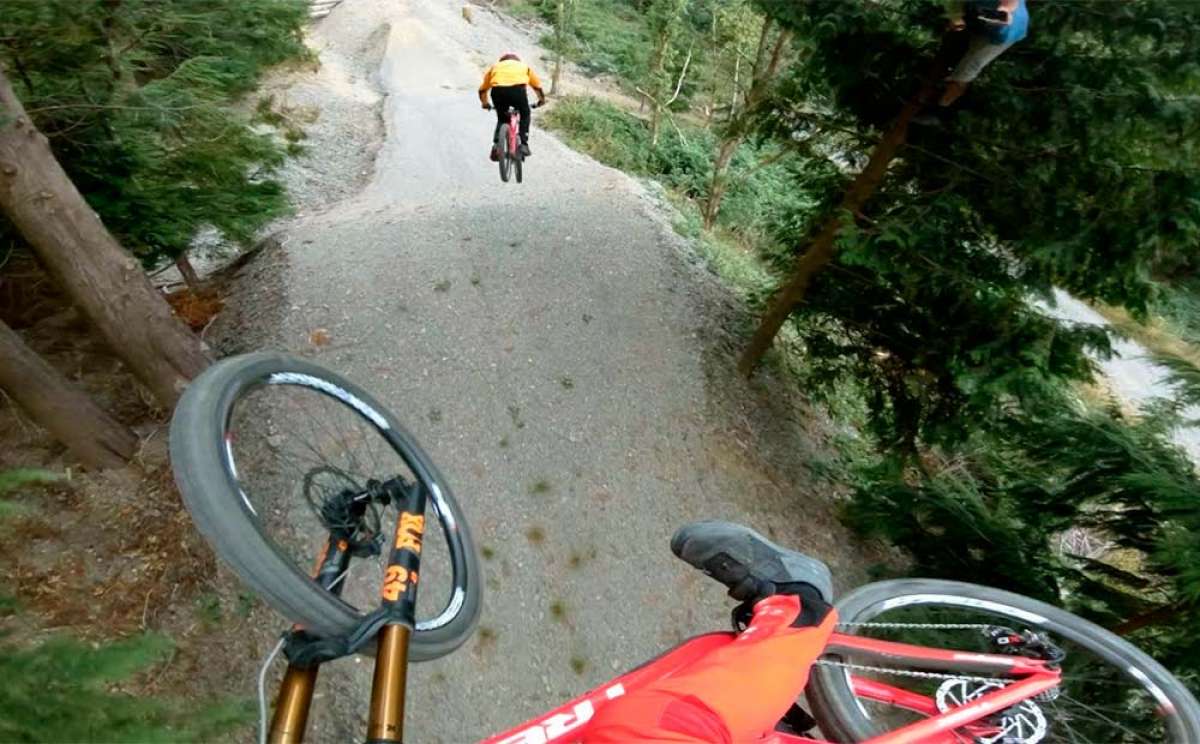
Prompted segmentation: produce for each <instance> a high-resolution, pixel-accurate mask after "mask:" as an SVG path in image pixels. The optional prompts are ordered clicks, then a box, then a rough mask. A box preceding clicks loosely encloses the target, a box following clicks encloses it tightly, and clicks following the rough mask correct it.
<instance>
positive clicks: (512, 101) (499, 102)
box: [492, 85, 530, 144]
mask: <svg viewBox="0 0 1200 744" xmlns="http://www.w3.org/2000/svg"><path fill="white" fill-rule="evenodd" d="M492 106H494V107H495V109H496V131H495V132H494V133H492V142H493V143H496V142H499V141H500V125H501V124H504V123H505V122H506V121H508V116H507V114H506V113H505V112H506V111H508V107H509V106H512V107H513V108H515V109H516V110H517V111H520V112H521V142H523V143H525V144H529V116H530V114H529V96H528V94H526V92H525V86H524V85H505V86H503V87H500V88H492Z"/></svg>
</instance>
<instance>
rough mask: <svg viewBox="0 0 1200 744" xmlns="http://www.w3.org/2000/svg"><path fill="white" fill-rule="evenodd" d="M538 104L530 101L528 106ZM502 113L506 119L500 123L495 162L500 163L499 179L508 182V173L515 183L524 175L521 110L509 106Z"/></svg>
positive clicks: (531, 107)
mask: <svg viewBox="0 0 1200 744" xmlns="http://www.w3.org/2000/svg"><path fill="white" fill-rule="evenodd" d="M539 105H541V104H538V103H531V104H529V108H530V109H535V108H537V107H538V106H539ZM504 115H505V117H506V118H507V119H508V120H507V121H505V122H504V123H503V124H501V125H500V136H499V137H498V138H497V140H496V144H495V147H496V152H497V155H498V156H499V160H498V161H497V162H498V164H499V165H500V180H501V181H504V182H505V183H508V179H509V174H513V175H515V176H516V179H517V183H521V182H522V180H523V179H524V175H525V174H524V170H525V156H524V155H522V154H521V138H520V132H521V112H520V111H517V110H516V109H515V108H513V107H512V106H509V107H508V108H507V109H506V110H505V112H504Z"/></svg>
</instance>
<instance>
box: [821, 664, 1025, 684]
mask: <svg viewBox="0 0 1200 744" xmlns="http://www.w3.org/2000/svg"><path fill="white" fill-rule="evenodd" d="M816 663H817V664H820V665H822V666H835V667H842V668H843V669H860V670H862V671H864V672H879V673H880V674H894V675H896V676H898V677H921V678H923V679H969V680H971V681H973V682H993V683H996V684H999V685H1003V686H1007V685H1010V684H1012V683H1013V680H1011V679H996V678H994V677H977V676H975V675H972V674H940V673H938V672H918V671H914V670H912V669H894V668H892V667H877V666H868V665H866V664H848V663H846V662H844V661H833V660H832V659H817V661H816Z"/></svg>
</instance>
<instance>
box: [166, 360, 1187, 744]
mask: <svg viewBox="0 0 1200 744" xmlns="http://www.w3.org/2000/svg"><path fill="white" fill-rule="evenodd" d="M171 459H172V463H173V466H174V469H175V477H176V481H177V483H178V484H179V487H180V490H181V491H182V493H183V497H184V500H185V503H186V504H187V507H188V509H189V510H190V511H191V513H192V516H193V518H194V520H195V522H196V526H197V527H198V528H199V530H200V531H201V533H202V534H203V535H204V536H205V537H206V538H207V540H208V541H209V542H210V544H211V545H212V546H213V548H214V549H215V550H216V552H217V554H218V555H219V556H220V557H221V558H223V559H224V560H225V561H226V562H227V563H228V564H229V565H230V566H231V567H232V568H233V569H234V571H236V572H237V574H238V575H239V576H240V577H241V579H242V580H243V581H245V582H246V583H247V584H248V585H249V586H250V587H251V588H252V589H253V590H254V591H255V592H257V593H258V594H259V595H260V596H261V597H262V598H263V599H264V600H266V601H267V603H269V604H270V605H271V606H272V607H274V608H275V609H276V610H278V611H279V612H280V613H282V614H283V615H284V616H285V617H286V618H287V619H288V620H290V621H291V622H293V623H295V626H293V629H292V630H291V631H289V632H288V633H287V634H285V636H284V641H282V642H281V645H282V646H283V648H284V650H285V651H286V654H287V657H288V660H289V667H288V671H287V673H286V675H285V676H284V679H283V682H282V685H281V689H280V694H279V697H278V699H277V704H276V708H275V713H274V717H273V720H272V723H271V726H270V736H269V738H270V740H271V741H273V742H295V741H300V740H301V739H302V738H303V735H304V730H305V726H306V722H307V717H308V710H309V702H310V700H311V698H312V694H313V687H314V684H315V682H316V676H317V670H318V669H319V666H320V665H321V664H322V663H326V662H329V661H332V660H334V659H337V658H340V657H343V656H347V655H350V654H355V653H361V654H374V656H375V665H376V666H375V677H374V684H373V689H372V694H371V706H370V716H369V721H368V730H367V740H368V741H369V742H395V741H400V740H401V733H402V724H403V718H404V688H405V679H406V676H405V675H406V666H407V663H408V661H410V660H411V661H422V660H427V659H433V658H436V657H439V656H442V655H444V654H447V653H450V652H451V651H453V650H454V649H455V648H457V647H458V646H460V645H461V644H462V643H463V642H464V641H465V640H466V639H467V638H468V636H469V635H470V634H471V633H472V631H473V629H474V627H475V624H476V621H477V619H478V617H479V614H480V608H481V603H480V600H481V597H480V591H481V586H482V583H483V582H482V577H481V573H480V566H479V562H478V559H477V557H476V551H475V545H474V543H473V541H472V539H471V532H470V529H469V526H468V524H467V521H466V519H465V518H464V516H463V513H462V510H461V509H460V508H459V506H458V503H457V502H456V501H455V499H454V496H453V495H452V493H451V491H450V487H449V485H448V484H447V482H446V480H445V479H444V478H443V477H442V475H441V474H440V473H439V472H438V470H437V468H436V467H435V466H434V465H433V463H432V462H431V461H430V459H429V457H428V455H426V454H425V452H424V451H423V450H422V449H421V447H420V446H419V445H418V444H417V442H416V440H415V439H413V437H412V436H411V435H410V434H409V433H408V432H407V431H406V430H405V429H404V428H403V426H401V424H400V422H399V421H398V420H397V419H396V417H395V416H394V415H392V413H391V412H389V411H388V410H387V409H386V408H384V407H383V406H382V405H381V404H380V403H379V402H378V401H376V400H375V399H374V398H372V397H371V396H370V395H369V394H368V393H366V392H365V391H363V390H362V389H360V388H359V387H357V386H355V385H354V384H353V383H351V382H349V381H347V380H345V379H343V378H342V377H341V376H339V375H337V374H334V373H332V372H329V371H327V370H325V369H323V368H321V367H319V366H316V365H314V364H312V363H309V362H306V361H303V360H300V359H296V358H292V357H288V356H284V355H281V354H270V353H258V354H249V355H245V356H240V357H233V358H230V359H226V360H224V361H222V362H220V363H218V364H216V365H213V367H211V368H210V369H209V370H207V371H206V372H205V373H204V374H202V375H201V376H200V377H198V378H197V379H196V380H195V381H194V382H193V383H192V385H191V386H190V387H189V388H188V390H187V392H186V393H185V395H184V396H183V399H182V400H181V401H180V404H179V406H178V408H177V410H176V412H175V415H174V418H173V420H172V422H171ZM427 507H428V508H427ZM427 519H429V520H430V522H433V521H436V527H437V529H426V528H427V526H428V527H434V526H435V525H433V524H427V521H426V520H427ZM422 559H426V560H424V561H423V560H422ZM806 560H808V559H806ZM418 586H421V587H423V590H422V597H426V596H428V595H429V594H430V593H431V592H436V593H438V594H441V595H443V596H444V597H445V601H444V602H438V603H437V604H435V605H434V606H433V608H432V609H429V608H426V607H425V605H424V604H422V605H420V606H418V604H417V601H416V597H417V588H418ZM836 606H837V610H838V613H839V620H840V622H839V626H838V632H835V633H834V634H833V635H832V637H831V638H830V640H829V643H828V646H827V647H826V649H825V652H824V655H823V656H822V657H821V658H820V659H818V661H817V662H816V664H815V665H814V666H813V667H812V669H811V674H810V677H809V683H808V687H807V689H806V690H804V691H803V692H804V693H805V698H806V700H807V702H808V707H809V709H810V710H811V717H812V719H815V723H816V725H817V726H819V728H820V731H821V732H822V733H823V734H824V736H826V737H828V738H829V739H832V740H835V741H842V742H850V741H867V740H869V741H871V742H875V743H876V744H899V743H901V742H922V743H925V744H943V743H944V744H959V743H966V742H971V743H972V744H1035V743H1036V742H1042V741H1045V742H1068V743H1076V744H1082V743H1083V742H1089V743H1091V742H1151V741H1153V742H1161V741H1170V742H1179V743H1181V744H1183V743H1187V744H1195V743H1196V742H1200V707H1198V706H1197V703H1196V700H1195V698H1194V697H1193V696H1192V694H1191V693H1190V692H1189V691H1188V690H1187V688H1185V687H1184V686H1183V684H1181V683H1180V682H1179V681H1178V680H1176V679H1175V678H1174V677H1172V676H1171V675H1170V674H1169V673H1168V672H1167V671H1166V670H1165V669H1164V668H1163V667H1162V666H1160V665H1159V664H1158V663H1157V662H1155V661H1154V660H1153V659H1151V658H1150V657H1149V656H1147V655H1146V654H1144V653H1142V652H1140V651H1139V650H1137V649H1136V648H1134V647H1133V646H1132V645H1130V644H1129V643H1127V642H1126V641H1124V640H1122V639H1121V638H1118V637H1117V636H1115V635H1113V634H1112V633H1109V632H1108V631H1105V630H1103V629H1102V628H1100V627H1098V626H1096V625H1093V624H1092V623H1090V622H1088V621H1086V620H1083V619H1080V618H1078V617H1075V616H1073V615H1071V614H1069V613H1067V612H1065V611H1063V610H1060V609H1058V608H1055V607H1052V606H1050V605H1047V604H1045V603H1042V602H1038V601H1036V600H1033V599H1028V598H1026V597H1022V596H1019V595H1016V594H1011V593H1008V592H1003V591H999V590H995V589H989V588H986V587H982V586H975V585H972V584H964V583H959V582H953V581H939V580H930V579H908V580H898V581H884V582H880V583H875V584H870V585H867V586H864V587H861V588H859V589H857V590H855V591H853V592H851V593H850V594H849V595H848V596H846V597H844V598H843V599H842V600H841V601H839V602H838V603H837V605H836ZM739 630H740V628H739V627H738V625H737V622H736V621H735V628H734V630H733V631H730V632H718V633H709V634H706V635H701V636H698V637H696V638H693V639H691V640H689V641H686V642H685V643H683V644H682V645H680V646H678V647H677V648H675V649H673V650H671V651H669V652H667V653H666V654H664V655H663V656H660V657H659V658H658V659H656V660H654V661H651V662H649V663H647V664H645V665H643V666H641V667H639V668H637V669H635V670H633V671H631V672H628V673H627V674H624V675H622V676H619V677H617V678H616V679H613V680H612V681H610V682H607V683H605V684H603V685H601V686H599V687H597V688H596V689H594V690H592V691H590V692H587V693H585V694H583V695H581V696H579V697H577V698H575V699H574V700H571V701H569V702H567V703H565V704H564V705H562V706H560V707H558V708H556V709H554V710H552V711H550V712H548V713H546V714H545V715H542V716H538V717H537V718H534V719H532V720H530V721H527V722H526V723H524V724H522V725H520V726H517V727H516V728H513V729H511V730H509V731H506V732H503V733H501V734H498V735H496V736H493V737H490V738H489V739H487V740H486V741H487V742H489V744H518V743H519V744H546V743H547V742H566V741H575V740H577V739H579V738H581V737H582V736H583V735H585V734H586V733H587V727H588V726H589V724H590V722H591V721H592V720H593V719H594V717H595V716H596V714H597V713H598V712H599V711H600V710H601V709H602V708H603V707H604V706H606V705H610V704H612V702H613V701H614V700H617V699H620V698H621V697H623V696H625V695H629V694H631V693H634V692H636V691H637V690H639V689H641V688H643V687H645V686H646V685H648V684H650V683H653V682H655V681H656V680H660V679H662V678H663V677H665V676H668V675H671V674H672V673H674V672H676V671H678V670H681V669H683V668H684V667H686V666H688V665H689V664H691V663H693V662H695V661H697V660H699V659H703V658H704V657H705V656H706V655H707V654H709V653H711V652H713V651H714V650H715V649H719V648H723V647H725V646H727V645H728V644H730V643H731V642H732V641H733V639H734V638H736V637H737V634H738V632H739ZM751 673H752V672H751ZM794 692H795V694H796V696H797V697H798V696H799V695H800V693H801V692H802V691H801V690H796V691H794ZM807 719H808V716H807V715H806V714H804V713H803V712H802V711H801V710H800V709H799V708H795V707H794V708H793V711H790V712H789V713H788V715H787V716H785V717H784V718H783V719H782V720H781V721H780V723H779V725H778V726H777V730H775V731H774V732H772V733H771V734H769V735H767V736H765V737H763V739H762V741H764V742H780V743H782V742H792V743H793V744H798V743H802V742H814V741H820V739H817V738H813V737H815V736H816V732H815V731H813V730H811V729H810V728H809V724H810V723H811V722H812V721H810V720H807ZM264 727H265V721H264Z"/></svg>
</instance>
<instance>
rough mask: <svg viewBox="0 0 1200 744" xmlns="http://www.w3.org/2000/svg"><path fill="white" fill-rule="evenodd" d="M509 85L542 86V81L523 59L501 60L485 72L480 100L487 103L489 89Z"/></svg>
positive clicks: (480, 89) (480, 87)
mask: <svg viewBox="0 0 1200 744" xmlns="http://www.w3.org/2000/svg"><path fill="white" fill-rule="evenodd" d="M509 85H528V86H529V87H531V88H541V87H542V81H541V80H539V79H538V76H537V75H536V74H534V72H533V69H532V68H531V67H530V66H529V65H527V64H525V63H524V62H522V61H521V60H519V59H505V60H501V61H499V62H497V63H496V64H494V65H492V66H491V67H489V68H487V72H485V73H483V83H482V84H481V85H480V86H479V100H480V101H483V102H484V103H487V94H488V91H489V90H491V89H492V88H503V87H505V86H509Z"/></svg>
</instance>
